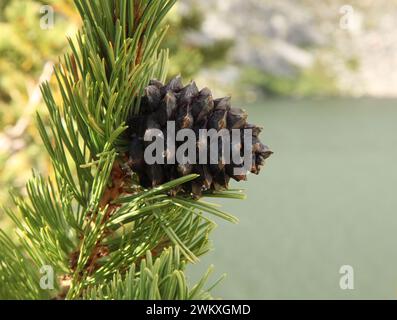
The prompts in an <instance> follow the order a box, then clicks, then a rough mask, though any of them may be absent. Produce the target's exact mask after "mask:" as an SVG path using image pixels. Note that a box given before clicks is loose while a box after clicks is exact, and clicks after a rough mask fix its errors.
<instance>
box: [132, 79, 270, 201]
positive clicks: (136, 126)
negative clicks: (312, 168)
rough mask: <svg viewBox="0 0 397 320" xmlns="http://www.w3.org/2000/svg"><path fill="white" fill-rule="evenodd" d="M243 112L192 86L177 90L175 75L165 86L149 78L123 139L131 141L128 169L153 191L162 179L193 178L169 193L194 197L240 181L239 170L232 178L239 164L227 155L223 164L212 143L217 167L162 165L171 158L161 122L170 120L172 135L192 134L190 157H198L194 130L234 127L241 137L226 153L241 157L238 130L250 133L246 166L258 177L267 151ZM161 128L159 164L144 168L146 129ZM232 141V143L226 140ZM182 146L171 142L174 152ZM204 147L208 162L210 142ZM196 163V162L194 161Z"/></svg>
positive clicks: (178, 81) (226, 100)
mask: <svg viewBox="0 0 397 320" xmlns="http://www.w3.org/2000/svg"><path fill="white" fill-rule="evenodd" d="M247 117H248V114H247V113H246V111H244V110H242V109H237V108H231V101H230V98H229V97H226V98H221V99H217V100H214V99H213V97H212V93H211V91H210V90H209V89H208V88H204V89H202V90H201V91H199V89H198V88H197V86H196V84H195V83H194V82H191V83H190V84H188V85H187V86H185V87H184V86H183V84H182V80H181V78H180V77H176V78H174V79H172V80H171V81H170V82H169V83H168V84H166V85H163V84H162V83H161V82H159V81H157V80H152V81H151V82H150V83H149V86H148V87H146V89H145V95H144V97H143V98H142V102H141V114H140V115H138V116H133V117H132V118H131V119H130V120H129V123H128V124H129V136H130V139H131V143H130V150H129V164H130V166H131V169H132V170H133V171H134V172H135V173H137V175H138V176H139V179H140V184H141V185H142V186H143V187H145V188H151V187H156V186H158V185H160V184H162V183H165V182H167V181H171V180H174V179H176V178H178V177H182V176H185V175H188V174H191V173H196V174H199V175H200V176H199V178H198V179H196V180H193V181H192V182H190V183H186V184H184V185H183V186H181V187H180V188H178V189H177V190H173V192H172V193H173V194H188V195H191V196H193V197H194V198H200V197H201V196H202V193H203V192H211V191H213V190H225V189H227V188H228V184H229V180H230V178H233V179H234V180H236V181H241V180H246V175H247V171H244V170H242V173H241V174H235V170H234V169H235V168H242V167H243V165H242V164H236V163H234V162H233V160H232V157H230V159H231V161H230V162H229V163H225V160H224V158H225V157H224V156H225V155H224V154H223V152H222V151H223V150H222V143H219V145H218V149H219V152H218V155H219V159H218V163H214V162H213V161H212V162H211V163H212V164H210V163H208V164H195V163H193V164H192V163H175V164H167V161H166V158H167V156H170V155H171V156H174V155H175V154H174V152H175V151H173V149H172V148H171V147H170V146H168V145H167V121H175V129H176V132H178V130H180V129H192V130H193V131H194V133H195V136H196V144H197V150H196V156H197V160H198V159H199V156H198V153H199V145H200V143H202V141H201V142H200V140H199V137H200V136H199V133H200V129H207V130H210V129H215V130H216V131H218V132H219V130H222V129H226V130H228V131H229V132H231V131H232V129H239V130H240V136H241V143H240V144H232V143H231V142H230V143H231V145H230V150H232V152H237V154H241V155H243V154H244V139H243V138H244V134H243V133H244V129H251V130H252V146H251V147H252V149H251V150H252V154H251V157H252V167H251V168H250V170H248V171H250V172H252V173H254V174H259V172H260V167H261V166H263V165H264V162H265V159H267V158H268V157H269V156H270V155H271V154H272V152H271V151H270V150H269V148H268V147H267V146H265V145H263V144H262V143H261V141H260V140H259V137H258V136H259V134H260V132H261V130H262V129H261V128H260V127H257V126H255V125H252V124H248V123H247ZM154 129H158V130H161V131H162V133H163V136H164V144H165V152H164V155H162V156H163V158H164V164H153V165H148V164H146V163H145V161H144V150H145V147H147V146H148V145H149V144H150V143H151V142H145V141H144V136H145V133H150V130H154ZM230 137H232V135H231V134H230ZM231 140H232V139H231ZM182 143H183V142H175V144H176V145H175V150H177V149H178V147H179V146H180V145H181V144H182ZM207 145H208V157H207V158H208V159H209V152H210V148H209V146H210V144H209V141H208V142H207ZM197 162H198V161H197Z"/></svg>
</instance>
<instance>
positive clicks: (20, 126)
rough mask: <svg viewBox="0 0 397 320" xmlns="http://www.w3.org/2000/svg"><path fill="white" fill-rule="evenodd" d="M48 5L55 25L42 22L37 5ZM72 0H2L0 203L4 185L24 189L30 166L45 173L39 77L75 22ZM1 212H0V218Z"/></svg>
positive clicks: (48, 68)
mask: <svg viewBox="0 0 397 320" xmlns="http://www.w3.org/2000/svg"><path fill="white" fill-rule="evenodd" d="M44 4H51V5H53V8H54V13H55V25H54V27H53V28H50V29H48V30H43V29H41V27H40V19H41V13H40V9H41V7H42V5H44ZM72 9H73V5H72V0H64V1H46V2H44V1H35V0H23V1H20V0H0V30H1V32H0V204H1V205H2V206H7V205H9V204H10V197H9V195H8V189H9V188H13V189H16V190H17V191H21V190H22V191H23V187H24V185H25V182H26V180H27V178H28V177H29V176H30V173H31V168H32V167H34V168H37V169H39V170H40V171H42V172H47V168H48V162H47V159H46V158H47V157H45V156H44V148H42V147H41V144H40V143H39V141H40V140H39V135H38V132H37V130H36V126H35V121H34V113H35V111H36V110H38V109H40V110H41V109H43V110H44V108H43V104H42V102H41V99H40V91H39V87H38V85H39V79H40V77H42V76H43V75H46V76H47V77H48V76H50V75H51V70H52V64H53V63H55V62H56V59H57V56H58V55H60V54H62V52H63V51H64V49H65V45H66V42H67V41H66V35H72V34H74V32H75V30H76V29H77V28H76V25H77V23H78V20H77V16H76V15H75V11H74V10H72ZM1 218H2V213H1V211H0V219H1Z"/></svg>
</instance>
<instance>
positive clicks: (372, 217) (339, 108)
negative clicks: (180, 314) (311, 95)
mask: <svg viewBox="0 0 397 320" xmlns="http://www.w3.org/2000/svg"><path fill="white" fill-rule="evenodd" d="M247 109H248V111H249V113H250V118H249V119H250V121H251V122H255V123H257V124H260V125H262V126H263V127H264V128H265V129H264V133H263V134H262V140H263V141H264V142H265V143H267V144H269V145H270V146H271V148H272V150H273V151H274V152H275V154H274V155H273V156H272V158H271V159H270V160H269V161H268V162H267V166H266V168H265V169H264V170H263V172H262V174H261V175H260V176H258V177H257V176H250V179H249V182H248V183H245V184H244V185H243V187H244V189H245V190H246V193H247V195H248V199H247V200H245V201H238V200H227V201H220V202H221V204H222V205H223V207H224V209H225V210H227V211H228V212H231V213H234V214H235V215H236V216H237V217H238V218H239V219H240V224H239V225H230V224H227V223H224V222H221V221H219V226H218V228H217V229H216V230H215V232H214V234H213V235H212V239H213V243H214V247H215V249H214V251H213V252H211V253H210V254H208V255H207V256H205V257H203V258H202V260H201V263H200V264H199V265H195V266H193V267H190V270H189V271H190V275H191V278H192V279H195V278H196V277H197V276H198V275H199V274H201V273H202V272H203V270H204V269H205V268H206V267H208V265H209V264H212V263H213V264H214V265H215V267H216V272H215V276H214V277H213V279H214V280H215V279H216V276H219V275H221V274H222V273H224V272H225V273H227V278H226V279H225V280H224V281H223V282H222V283H221V284H220V285H219V286H218V287H217V288H216V289H215V290H214V292H213V293H214V295H215V296H219V297H222V298H225V299H249V298H250V299H279V298H284V299H308V298H316V299H324V298H331V299H354V298H375V299H377V298H386V299H395V298H397V188H396V187H397V168H396V166H397V101H393V100H370V99H365V100H337V99H336V100H311V101H303V100H302V101H299V100H296V101H295V100H294V101H267V102H264V103H261V104H257V105H255V106H251V107H249V108H247ZM235 186H241V185H240V184H239V185H237V184H236V185H235ZM342 265H351V266H352V267H353V268H354V290H345V291H343V290H341V289H340V286H339V280H340V277H341V275H340V274H339V268H340V267H341V266H342Z"/></svg>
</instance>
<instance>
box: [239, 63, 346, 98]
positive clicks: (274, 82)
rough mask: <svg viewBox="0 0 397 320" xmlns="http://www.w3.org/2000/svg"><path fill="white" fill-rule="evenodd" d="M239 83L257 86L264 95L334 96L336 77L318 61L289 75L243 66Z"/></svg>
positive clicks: (337, 91)
mask: <svg viewBox="0 0 397 320" xmlns="http://www.w3.org/2000/svg"><path fill="white" fill-rule="evenodd" d="M241 85H242V86H243V87H246V88H252V87H254V88H257V89H258V90H259V91H261V92H262V93H263V94H264V95H266V96H270V97H277V96H298V97H307V96H336V95H338V94H339V88H338V86H337V83H336V77H335V76H334V75H333V74H332V73H331V72H330V71H329V69H328V68H326V66H324V65H323V64H322V63H321V62H320V61H317V62H316V63H314V64H313V66H312V67H311V68H308V69H304V70H300V71H297V72H296V73H295V74H294V75H291V76H290V77H285V76H277V75H273V74H270V73H266V72H263V71H261V70H258V69H254V68H244V69H243V72H242V75H241Z"/></svg>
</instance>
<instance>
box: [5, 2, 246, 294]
mask: <svg viewBox="0 0 397 320" xmlns="http://www.w3.org/2000/svg"><path fill="white" fill-rule="evenodd" d="M175 1H176V0H134V1H128V0H112V1H109V0H94V1H84V0H75V3H76V7H77V9H78V11H79V13H80V15H81V17H82V19H83V21H84V26H83V27H82V30H81V31H80V32H79V33H78V34H77V36H76V40H75V41H73V40H71V39H69V44H70V52H69V53H67V54H65V55H64V57H63V58H62V59H61V60H60V63H59V65H58V66H57V67H56V68H55V76H56V79H57V84H58V87H59V89H60V93H61V101H58V100H57V99H56V98H55V97H54V96H53V94H52V91H51V88H50V85H49V83H45V84H43V85H42V94H43V99H44V101H45V103H46V105H47V108H48V111H49V120H48V122H46V121H45V120H44V119H42V118H41V117H40V115H38V129H39V132H40V135H41V137H42V139H43V143H44V146H45V148H46V149H47V151H48V154H49V156H50V158H51V161H52V164H53V167H54V179H55V182H51V181H50V180H46V179H44V178H42V177H40V175H38V174H34V176H33V179H32V180H31V181H30V182H28V184H27V190H28V196H27V197H26V198H20V197H14V201H15V204H16V206H17V208H18V211H19V214H17V213H15V212H13V211H12V210H7V213H8V214H9V216H10V217H11V219H12V220H13V221H14V223H15V225H16V231H17V234H18V238H19V242H18V244H14V243H12V242H11V240H9V238H7V237H5V236H2V237H0V242H1V243H0V245H1V244H4V245H1V247H2V248H1V249H0V262H1V263H0V276H1V278H2V280H7V281H8V280H13V279H16V280H17V282H15V284H13V285H9V286H8V287H6V288H5V289H4V290H2V292H1V294H5V295H7V294H9V295H10V297H14V298H24V297H28V298H32V299H33V298H48V297H56V298H59V299H63V298H66V299H79V298H108V299H114V298H163V299H164V298H170V299H189V298H209V297H210V296H209V294H208V292H207V291H206V290H204V291H203V290H202V286H203V281H202V282H200V283H199V285H198V286H196V287H194V288H193V289H192V290H188V289H187V285H186V279H185V278H184V275H183V269H184V265H185V264H186V263H188V262H196V261H198V257H199V256H201V255H202V254H204V253H206V252H207V251H208V250H209V249H210V242H209V234H210V232H211V231H212V230H213V228H214V226H215V224H214V222H212V220H211V219H210V218H209V217H207V215H206V214H204V213H208V214H211V215H214V216H217V217H220V218H222V219H225V220H227V221H230V222H237V219H236V218H234V217H233V216H231V215H229V214H227V213H224V212H223V211H221V210H219V209H218V208H217V207H216V206H215V205H212V204H209V203H206V202H203V201H197V200H193V199H189V198H184V197H181V196H178V197H171V196H170V195H169V191H170V190H172V189H174V188H175V187H177V186H180V185H182V184H184V183H186V182H188V181H191V180H194V179H196V178H197V175H189V176H185V177H182V178H179V179H176V180H174V181H171V182H168V183H165V184H163V185H161V186H159V187H156V188H153V189H150V190H146V189H144V188H142V187H141V186H140V185H139V183H138V181H137V180H136V176H135V174H134V173H133V172H132V173H131V172H129V171H128V170H125V166H124V163H125V161H126V151H127V149H128V144H129V141H128V136H127V134H126V129H127V126H126V121H127V120H128V119H129V117H130V116H131V115H133V114H139V112H140V106H141V97H142V96H143V93H144V92H143V91H144V88H145V86H146V85H147V84H148V83H149V81H150V80H151V79H154V78H157V79H159V80H162V81H163V80H164V79H165V77H166V71H167V56H168V53H167V51H166V50H160V49H159V46H160V43H161V40H162V38H163V37H164V34H165V31H166V27H162V25H161V21H162V20H163V18H164V16H165V15H166V13H167V12H168V11H169V10H170V9H171V7H172V6H173V5H174V3H175ZM211 196H213V197H225V198H234V199H240V198H242V197H243V195H242V194H241V192H240V191H238V190H237V191H227V192H214V193H213V194H212V195H211ZM172 247H173V248H174V249H168V248H172ZM20 252H22V253H20ZM148 252H149V253H148ZM157 258H158V259H157ZM153 259H156V261H155V262H154V263H153V262H152V260H153ZM48 264H49V265H51V266H52V267H53V268H54V270H55V273H56V274H57V276H58V279H60V281H59V283H57V285H56V288H55V292H52V291H51V292H45V291H44V292H43V290H41V289H40V288H39V283H38V280H37V279H38V278H39V274H38V272H39V271H38V270H40V268H41V266H43V265H48ZM131 266H132V267H131ZM134 266H137V267H139V268H140V269H139V271H136V270H135V267H134ZM21 275H23V276H24V277H26V279H27V281H26V283H20V282H21ZM18 290H23V291H24V292H25V291H26V293H18V292H19V291H18Z"/></svg>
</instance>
